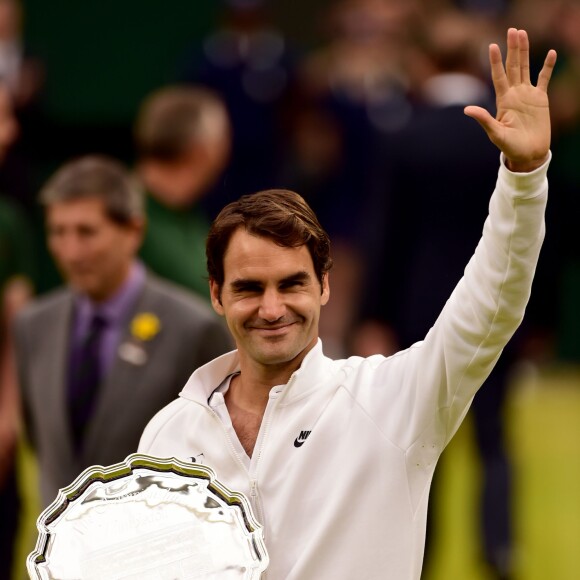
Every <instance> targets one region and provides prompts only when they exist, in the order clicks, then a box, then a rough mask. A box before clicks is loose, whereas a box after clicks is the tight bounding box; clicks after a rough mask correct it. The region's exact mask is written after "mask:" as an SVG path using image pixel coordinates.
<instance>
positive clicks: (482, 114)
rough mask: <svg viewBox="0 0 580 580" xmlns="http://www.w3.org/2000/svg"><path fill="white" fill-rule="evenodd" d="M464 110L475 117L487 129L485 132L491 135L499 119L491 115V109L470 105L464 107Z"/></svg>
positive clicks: (469, 115)
mask: <svg viewBox="0 0 580 580" xmlns="http://www.w3.org/2000/svg"><path fill="white" fill-rule="evenodd" d="M463 112H464V113H465V114H466V115H467V116H468V117H471V118H472V119H475V120H476V121H477V122H478V123H479V124H480V125H481V126H482V127H483V128H484V130H485V132H486V133H487V134H488V135H490V134H491V133H492V132H493V131H494V128H495V126H496V125H497V121H496V120H495V119H494V118H493V117H492V116H491V114H490V113H489V111H486V110H485V109H484V108H483V107H477V106H475V105H469V106H468V107H465V109H463Z"/></svg>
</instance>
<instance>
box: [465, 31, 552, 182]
mask: <svg viewBox="0 0 580 580" xmlns="http://www.w3.org/2000/svg"><path fill="white" fill-rule="evenodd" d="M507 47H508V48H507V56H506V62H505V68H504V66H503V63H502V55H501V51H500V49H499V46H498V45H497V44H492V45H490V47H489V61H490V64H491V77H492V80H493V86H494V88H495V94H496V106H497V114H496V118H495V119H494V118H493V117H492V115H490V113H489V112H488V111H486V110H485V109H483V108H481V107H476V106H468V107H465V114H466V115H468V116H469V117H472V118H474V119H475V120H476V121H477V122H478V123H479V124H480V125H481V126H482V127H483V128H484V129H485V132H486V133H487V135H488V137H489V138H490V139H491V141H492V142H493V143H494V144H495V145H497V147H499V149H501V151H503V153H504V155H505V156H506V159H507V166H508V168H509V169H511V170H512V171H522V172H523V171H532V170H533V169H535V168H537V167H539V166H540V165H541V164H542V163H544V161H545V160H546V158H547V156H548V151H549V149H550V136H551V131H550V109H549V105H548V92H547V91H548V84H549V82H550V77H551V76H552V71H553V70H554V65H555V64H556V51H554V50H550V51H549V52H548V54H547V55H546V59H545V61H544V66H543V67H542V70H541V71H540V74H539V75H538V82H537V85H536V86H534V85H533V84H532V83H531V81H530V55H529V52H530V45H529V41H528V34H527V32H526V31H525V30H516V29H515V28H510V29H509V30H508V32H507Z"/></svg>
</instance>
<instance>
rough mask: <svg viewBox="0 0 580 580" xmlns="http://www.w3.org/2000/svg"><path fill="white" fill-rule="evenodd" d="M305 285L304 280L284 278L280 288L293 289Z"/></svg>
mask: <svg viewBox="0 0 580 580" xmlns="http://www.w3.org/2000/svg"><path fill="white" fill-rule="evenodd" d="M303 286H304V280H297V279H296V280H294V279H293V280H284V282H282V283H281V284H280V290H293V289H294V288H302V287H303Z"/></svg>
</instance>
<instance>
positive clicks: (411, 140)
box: [353, 9, 526, 580]
mask: <svg viewBox="0 0 580 580" xmlns="http://www.w3.org/2000/svg"><path fill="white" fill-rule="evenodd" d="M489 34H490V32H489V30H487V29H486V28H485V27H482V26H481V22H480V21H479V19H476V18H475V17H474V16H473V15H470V14H468V13H466V12H460V11H457V10H449V9H447V10H444V11H442V12H440V13H439V14H438V15H433V16H432V17H431V18H430V21H429V23H428V26H427V27H426V28H425V31H424V35H423V36H422V41H421V42H420V43H418V44H417V47H416V50H415V51H413V54H412V60H411V59H410V60H409V70H410V71H411V77H412V78H413V83H414V85H416V86H414V87H413V96H414V97H413V102H414V111H413V115H412V117H411V118H410V119H409V121H408V123H407V125H406V126H405V127H404V128H403V129H402V130H401V131H399V132H398V133H396V134H390V135H388V136H385V137H384V138H383V141H382V144H381V147H380V148H379V151H378V155H377V157H378V159H380V160H382V171H383V173H382V178H380V180H378V182H377V187H376V192H375V193H376V197H375V199H374V202H373V203H371V204H370V205H369V207H368V208H367V215H366V216H365V220H364V222H365V224H366V225H367V227H368V229H369V230H370V231H371V232H373V234H375V233H376V232H380V233H381V237H380V238H378V237H376V236H375V237H373V238H372V244H371V245H370V247H369V248H368V252H367V253H366V255H367V256H369V257H370V258H369V260H368V264H369V265H371V267H370V271H368V272H367V275H366V283H365V284H364V285H363V289H364V290H363V292H362V297H361V304H362V310H363V320H365V322H364V323H363V324H362V326H361V327H360V328H359V329H358V331H357V333H356V335H355V340H354V342H353V348H354V351H355V353H356V354H361V355H369V354H371V353H375V352H381V353H383V354H386V355H388V354H391V353H393V352H395V351H396V350H398V349H400V348H408V347H410V346H411V345H412V344H414V343H416V342H417V341H420V340H421V339H422V338H423V337H424V336H425V335H426V334H427V332H428V331H429V329H430V328H431V327H432V326H433V324H434V323H435V320H436V319H437V316H438V314H439V312H440V311H441V309H442V308H443V306H444V305H445V302H446V301H447V299H448V297H449V294H450V293H451V291H452V290H453V288H454V287H455V285H456V284H457V282H458V281H459V280H460V279H461V277H462V275H463V272H464V268H465V264H466V263H467V261H468V259H469V256H470V255H471V253H472V251H473V249H474V248H475V247H476V245H477V242H478V240H479V238H480V235H481V230H482V227H483V223H484V220H485V216H486V215H487V209H488V204H489V194H488V192H489V190H490V189H491V188H493V185H494V182H495V176H494V172H493V168H494V167H495V166H496V165H497V149H496V148H495V147H494V145H493V143H491V141H490V140H489V139H488V138H487V136H486V135H485V134H484V133H483V132H482V131H481V130H480V128H479V127H478V126H477V125H476V124H474V123H473V122H472V121H471V119H469V118H468V117H466V116H465V114H464V112H463V109H464V107H465V106H466V105H468V104H470V103H476V104H478V105H479V106H481V107H484V108H485V109H487V110H491V111H493V110H494V108H495V105H494V95H493V93H492V91H491V90H490V87H489V85H488V84H487V83H486V82H485V81H484V78H485V76H487V75H485V76H484V72H485V71H483V70H482V68H481V64H480V60H479V56H480V52H481V46H482V43H483V42H485V41H486V39H487V37H488V35H489ZM449 151H453V152H454V153H453V155H449ZM377 263H378V264H387V267H385V268H384V269H379V270H377V269H376V268H374V267H372V265H373V264H377ZM525 324H526V322H525V320H524V323H523V325H524V327H525ZM519 332H521V329H520V331H519ZM517 346H518V339H517V337H516V338H514V339H512V340H511V341H510V343H508V345H507V346H506V348H505V349H504V351H503V353H502V356H501V357H500V359H499V361H498V363H497V364H496V366H495V367H494V369H493V370H492V372H491V374H490V375H489V377H488V378H487V379H486V381H485V384H484V385H483V387H482V389H481V390H479V391H478V393H477V394H476V395H475V398H474V400H473V404H472V406H471V408H470V413H471V417H472V418H473V424H474V427H475V438H476V446H477V450H478V453H479V456H480V460H481V465H482V478H483V482H482V488H481V499H480V506H479V510H478V511H477V515H478V517H479V519H480V534H481V547H482V555H483V557H484V559H485V561H486V562H487V564H488V566H489V568H490V571H491V573H492V574H493V578H495V579H498V580H499V579H501V580H507V579H508V578H513V576H512V574H513V538H512V536H513V533H512V513H511V510H512V502H511V469H510V461H509V458H508V455H507V452H506V448H505V440H504V438H505V429H504V424H503V403H504V401H505V398H506V394H507V389H508V386H509V383H510V377H511V374H510V370H511V369H512V368H513V364H514V362H515V361H516V360H517ZM436 482H437V476H435V478H434V486H433V487H432V490H431V494H432V495H434V496H435V498H436V497H437V492H438V490H437V485H436ZM436 505H437V504H436V502H435V503H434V502H433V501H432V502H431V505H430V509H429V517H428V528H427V549H426V564H425V565H426V568H427V569H428V566H429V560H430V556H431V552H432V545H433V539H434V537H435V536H436V534H437V520H436ZM434 506H435V512H434V511H433V507H434Z"/></svg>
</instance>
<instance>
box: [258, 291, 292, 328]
mask: <svg viewBox="0 0 580 580" xmlns="http://www.w3.org/2000/svg"><path fill="white" fill-rule="evenodd" d="M285 313H286V305H285V304H284V300H283V297H282V295H281V294H280V292H278V290H277V289H275V288H271V289H270V288H268V289H266V290H265V291H264V293H263V294H262V298H261V301H260V311H259V316H260V318H262V319H263V320H267V321H268V322H275V321H276V320H279V319H280V318H282V317H283V316H284V314H285Z"/></svg>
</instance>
